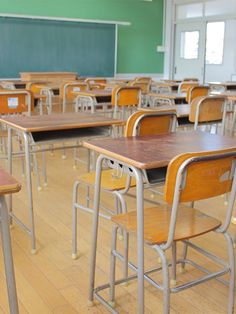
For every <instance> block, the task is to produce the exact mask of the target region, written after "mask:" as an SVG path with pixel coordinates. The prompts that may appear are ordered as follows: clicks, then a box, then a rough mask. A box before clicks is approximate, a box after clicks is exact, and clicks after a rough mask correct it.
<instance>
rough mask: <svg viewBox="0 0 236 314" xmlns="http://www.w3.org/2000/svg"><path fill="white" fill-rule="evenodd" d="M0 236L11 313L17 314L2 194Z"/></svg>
mask: <svg viewBox="0 0 236 314" xmlns="http://www.w3.org/2000/svg"><path fill="white" fill-rule="evenodd" d="M0 217H1V236H2V249H3V256H4V264H5V271H6V280H7V290H8V299H9V307H10V313H11V314H18V313H19V310H18V302H17V293H16V283H15V273H14V266H13V258H12V249H11V239H10V231H9V215H8V210H7V205H6V201H5V198H4V196H0Z"/></svg>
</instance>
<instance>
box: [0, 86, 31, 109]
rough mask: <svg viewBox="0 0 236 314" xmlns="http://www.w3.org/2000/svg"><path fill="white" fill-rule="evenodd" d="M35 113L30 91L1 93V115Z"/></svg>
mask: <svg viewBox="0 0 236 314" xmlns="http://www.w3.org/2000/svg"><path fill="white" fill-rule="evenodd" d="M32 111H33V102H32V94H31V92H30V91H26V90H25V91H17V90H14V91H13V90H12V91H10V90H9V91H6V90H5V91H0V114H1V115H2V114H20V113H24V112H25V113H28V114H29V115H30V114H31V112H32Z"/></svg>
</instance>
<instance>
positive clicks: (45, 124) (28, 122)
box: [0, 112, 123, 133]
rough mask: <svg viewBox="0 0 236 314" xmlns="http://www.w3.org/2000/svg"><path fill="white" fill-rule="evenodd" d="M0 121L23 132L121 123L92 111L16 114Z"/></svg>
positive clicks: (121, 122)
mask: <svg viewBox="0 0 236 314" xmlns="http://www.w3.org/2000/svg"><path fill="white" fill-rule="evenodd" d="M0 122H2V123H5V124H7V125H8V126H11V127H12V128H14V129H17V130H21V131H24V132H31V133H33V132H44V131H56V130H68V129H79V128H86V127H99V126H110V125H120V124H123V121H122V120H116V119H112V118H108V117H104V116H103V115H99V114H96V113H95V114H92V113H81V112H79V113H71V112H68V113H55V114H50V115H43V116H30V117H29V116H24V117H23V116H18V117H5V118H0Z"/></svg>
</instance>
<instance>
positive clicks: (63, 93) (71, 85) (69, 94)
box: [60, 81, 89, 100]
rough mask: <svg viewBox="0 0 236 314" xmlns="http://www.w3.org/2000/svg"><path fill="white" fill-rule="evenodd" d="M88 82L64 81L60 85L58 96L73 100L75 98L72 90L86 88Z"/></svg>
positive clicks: (76, 90)
mask: <svg viewBox="0 0 236 314" xmlns="http://www.w3.org/2000/svg"><path fill="white" fill-rule="evenodd" d="M88 89H89V87H88V84H87V83H84V82H77V81H73V82H64V83H63V84H61V86H60V97H61V98H62V99H63V98H66V100H73V99H74V98H75V96H76V95H75V94H74V92H78V91H82V90H88Z"/></svg>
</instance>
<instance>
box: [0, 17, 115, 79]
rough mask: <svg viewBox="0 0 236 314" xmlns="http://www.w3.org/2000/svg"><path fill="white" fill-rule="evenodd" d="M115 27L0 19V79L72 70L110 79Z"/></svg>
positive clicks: (112, 68) (83, 74) (113, 54)
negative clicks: (25, 74) (23, 74)
mask: <svg viewBox="0 0 236 314" xmlns="http://www.w3.org/2000/svg"><path fill="white" fill-rule="evenodd" d="M114 62H115V25H112V24H100V23H87V22H64V21H50V20H38V19H23V18H5V17H2V18H0V78H7V77H11V78H13V77H19V72H41V71H45V72H46V71H49V72H50V71H72V72H77V73H78V74H79V75H81V76H114Z"/></svg>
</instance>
